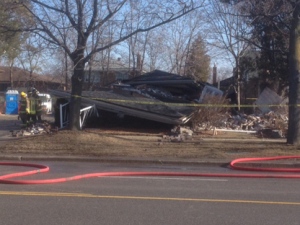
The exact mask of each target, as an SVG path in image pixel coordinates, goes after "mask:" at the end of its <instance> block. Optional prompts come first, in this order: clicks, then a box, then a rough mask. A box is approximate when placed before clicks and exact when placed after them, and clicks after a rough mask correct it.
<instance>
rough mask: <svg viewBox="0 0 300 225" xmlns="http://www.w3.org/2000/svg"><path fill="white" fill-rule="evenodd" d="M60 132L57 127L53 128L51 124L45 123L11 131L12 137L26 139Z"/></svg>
mask: <svg viewBox="0 0 300 225" xmlns="http://www.w3.org/2000/svg"><path fill="white" fill-rule="evenodd" d="M57 131H58V128H57V127H54V128H53V127H52V125H51V124H50V123H48V122H47V121H44V122H42V123H36V124H32V125H30V126H28V127H26V128H24V129H20V130H11V131H10V132H11V135H12V137H24V136H31V135H39V134H53V133H55V132H57Z"/></svg>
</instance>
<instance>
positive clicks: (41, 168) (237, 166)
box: [0, 156, 300, 184]
mask: <svg viewBox="0 0 300 225" xmlns="http://www.w3.org/2000/svg"><path fill="white" fill-rule="evenodd" d="M295 159H300V156H277V157H263V158H240V159H235V160H233V161H231V162H230V168H231V169H233V170H245V171H256V172H258V171H259V172H285V174H274V173H273V174H270V173H268V174H261V173H251V174H244V173H239V174H237V173H236V174H231V173H182V172H159V171H158V172H134V171H133V172H97V173H88V174H82V175H76V176H71V177H62V178H54V179H42V180H12V179H13V178H17V177H23V176H28V175H33V174H37V173H45V172H48V171H49V170H50V168H49V167H48V166H45V165H40V164H30V163H15V162H0V166H18V167H30V168H35V169H34V170H30V171H25V172H17V173H11V174H6V175H2V176H0V183H1V184H54V183H62V182H67V181H74V180H80V179H86V178H93V177H113V176H177V177H184V176H186V177H228V178H300V174H299V175H298V174H286V172H290V173H296V172H300V168H281V167H255V166H245V163H246V164H252V163H254V162H266V161H274V160H295ZM243 164H244V165H243Z"/></svg>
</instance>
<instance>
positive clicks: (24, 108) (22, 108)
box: [19, 92, 29, 126]
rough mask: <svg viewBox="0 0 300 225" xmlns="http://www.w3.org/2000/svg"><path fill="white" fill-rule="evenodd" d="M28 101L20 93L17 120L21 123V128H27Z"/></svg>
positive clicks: (24, 94)
mask: <svg viewBox="0 0 300 225" xmlns="http://www.w3.org/2000/svg"><path fill="white" fill-rule="evenodd" d="M28 106H29V100H28V97H27V94H26V93H25V92H21V99H20V102H19V118H20V119H21V121H22V126H27V118H28V117H27V115H28V112H29V108H28Z"/></svg>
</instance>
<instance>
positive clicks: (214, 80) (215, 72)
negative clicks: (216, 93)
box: [212, 63, 217, 85]
mask: <svg viewBox="0 0 300 225" xmlns="http://www.w3.org/2000/svg"><path fill="white" fill-rule="evenodd" d="M212 83H213V85H214V84H216V83H217V66H216V63H215V64H214V67H213V82H212Z"/></svg>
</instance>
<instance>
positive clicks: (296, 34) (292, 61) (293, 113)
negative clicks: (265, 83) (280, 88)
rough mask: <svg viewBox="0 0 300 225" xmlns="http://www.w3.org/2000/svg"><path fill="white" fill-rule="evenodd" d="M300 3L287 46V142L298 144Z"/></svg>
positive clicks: (299, 133)
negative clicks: (288, 52)
mask: <svg viewBox="0 0 300 225" xmlns="http://www.w3.org/2000/svg"><path fill="white" fill-rule="evenodd" d="M299 17H300V4H299V3H296V7H295V11H294V13H293V21H292V27H291V34H290V46H289V48H290V49H289V51H290V54H289V124H288V136H287V143H288V144H293V145H300V108H299V103H300V85H299V83H300V20H299Z"/></svg>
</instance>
